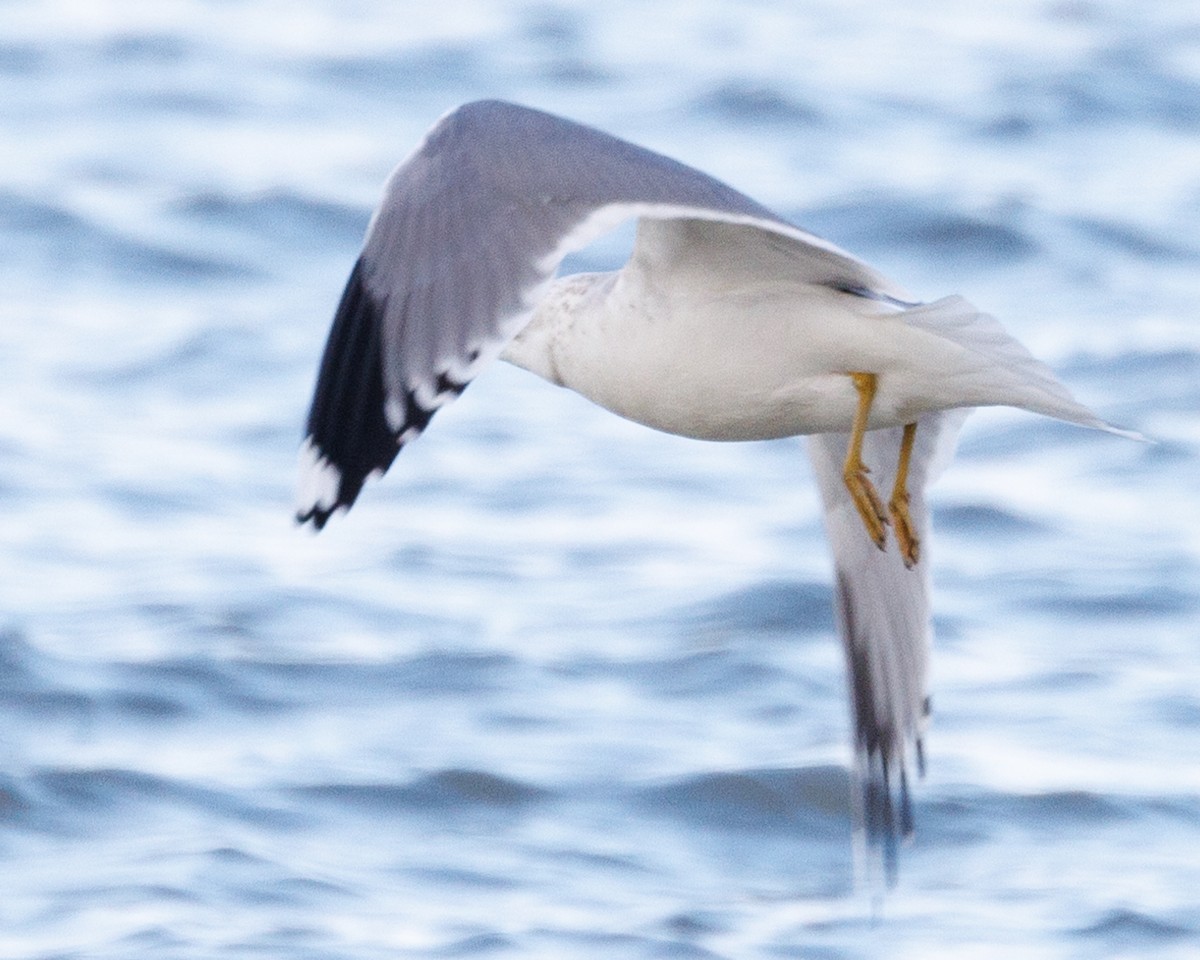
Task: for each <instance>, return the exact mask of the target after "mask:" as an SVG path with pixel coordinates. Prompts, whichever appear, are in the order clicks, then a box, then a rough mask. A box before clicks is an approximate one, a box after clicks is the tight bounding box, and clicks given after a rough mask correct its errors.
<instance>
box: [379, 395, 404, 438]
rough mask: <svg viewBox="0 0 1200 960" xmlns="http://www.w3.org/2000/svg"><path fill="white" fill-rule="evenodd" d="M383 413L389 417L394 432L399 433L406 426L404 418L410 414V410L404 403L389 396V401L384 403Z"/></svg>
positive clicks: (388, 421)
mask: <svg viewBox="0 0 1200 960" xmlns="http://www.w3.org/2000/svg"><path fill="white" fill-rule="evenodd" d="M383 415H384V417H385V418H386V419H387V423H388V426H389V427H391V430H392V433H399V432H400V430H401V428H402V427H403V426H404V420H405V418H406V417H407V415H408V411H407V410H406V409H405V407H404V404H403V403H401V402H400V401H399V400H397V399H396V398H395V397H388V398H387V402H386V403H384V405H383Z"/></svg>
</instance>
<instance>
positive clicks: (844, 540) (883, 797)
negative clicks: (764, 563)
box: [808, 410, 969, 879]
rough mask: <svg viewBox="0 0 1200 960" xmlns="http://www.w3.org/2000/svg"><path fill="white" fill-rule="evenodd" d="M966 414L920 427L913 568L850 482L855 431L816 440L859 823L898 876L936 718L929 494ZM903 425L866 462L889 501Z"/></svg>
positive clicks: (870, 449) (886, 433) (937, 416)
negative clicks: (878, 529) (914, 783)
mask: <svg viewBox="0 0 1200 960" xmlns="http://www.w3.org/2000/svg"><path fill="white" fill-rule="evenodd" d="M968 412H969V411H966V410H949V411H942V412H938V413H932V414H927V415H926V416H924V417H922V418H921V419H920V420H919V421H918V422H917V436H916V441H915V445H914V448H913V457H912V461H911V463H910V468H909V480H908V489H909V496H910V504H909V506H910V510H911V512H912V518H913V521H914V523H915V524H916V534H917V537H918V538H919V539H920V541H921V561H920V563H918V564H917V565H916V566H915V567H914V568H913V569H911V570H910V569H908V568H906V567H905V565H904V561H903V560H902V559H901V557H900V553H899V551H898V550H897V548H896V544H895V538H894V537H892V536H889V538H888V543H887V547H886V549H885V550H880V549H878V548H877V547H876V546H875V544H874V543H873V542H872V541H871V540H870V538H869V537H868V536H867V535H866V532H865V531H864V529H863V524H862V520H861V519H860V517H859V515H858V512H857V510H856V509H855V507H854V504H853V502H852V500H851V499H850V497H849V496H848V495H847V494H846V488H845V485H844V483H843V480H842V462H843V460H844V459H845V457H846V448H847V445H848V443H849V439H850V438H849V435H848V434H844V433H839V434H817V435H814V436H811V437H809V438H808V449H809V456H810V458H811V460H812V463H813V468H814V470H815V472H816V476H817V481H818V484H819V485H820V488H821V496H822V500H823V501H824V505H825V527H826V532H827V534H828V537H829V544H830V548H831V549H832V551H833V561H834V572H835V604H834V606H835V613H836V618H837V625H838V631H839V632H840V634H841V638H842V644H843V647H844V650H845V654H846V673H847V686H848V687H849V693H850V700H851V712H852V721H853V724H854V734H855V736H854V742H855V773H856V778H855V779H856V789H855V795H854V805H855V814H856V816H855V819H856V825H857V828H858V831H859V834H860V836H864V837H865V839H866V841H867V845H868V848H869V849H873V850H875V851H876V852H877V853H880V854H882V857H883V862H884V865H885V870H886V873H887V876H888V878H889V879H892V878H894V876H895V869H896V842H897V839H898V838H899V837H902V836H907V835H909V834H911V833H912V811H911V806H910V803H909V794H908V759H909V754H910V752H912V753H914V754H915V759H916V761H917V769H918V771H919V772H923V767H924V754H923V751H922V735H923V732H924V728H925V722H926V718H927V716H928V714H929V696H928V687H927V672H928V663H929V648H930V643H931V639H932V623H931V615H930V605H929V587H930V583H929V569H930V564H929V553H930V551H929V539H930V524H929V512H928V506H927V504H926V499H925V492H926V488H927V487H928V485H929V484H930V483H931V482H932V481H933V479H934V478H935V476H936V475H937V474H938V473H940V472H941V470H942V468H943V467H944V466H945V464H946V463H947V462H948V461H949V459H950V457H951V456H952V455H953V452H954V446H955V444H956V442H957V439H958V432H959V429H960V428H961V426H962V422H963V420H965V419H966V416H967V413H968ZM902 433H903V430H902V428H896V429H889V430H873V431H871V432H869V433H868V434H867V435H866V438H865V441H864V443H863V461H864V462H865V463H866V464H867V466H868V467H869V468H870V470H871V476H872V478H873V482H874V484H875V485H876V488H877V489H878V490H879V492H880V494H881V496H883V497H884V498H885V499H886V498H887V497H888V496H889V495H890V492H891V488H892V483H893V482H894V480H895V473H896V463H897V460H898V457H899V452H900V438H901V435H902Z"/></svg>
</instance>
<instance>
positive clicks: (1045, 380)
mask: <svg viewBox="0 0 1200 960" xmlns="http://www.w3.org/2000/svg"><path fill="white" fill-rule="evenodd" d="M900 317H901V319H902V320H904V322H905V323H907V324H908V325H909V326H911V327H916V328H917V329H920V330H925V331H928V332H929V333H933V334H936V335H937V336H939V337H943V338H944V339H946V340H949V341H951V342H952V343H955V344H957V345H958V346H960V347H962V348H963V349H965V350H967V351H969V352H970V353H972V354H974V355H975V356H976V357H977V358H978V360H979V363H978V365H977V366H975V367H973V368H972V369H971V370H970V372H969V376H970V380H971V383H970V387H969V388H970V392H971V393H972V394H973V396H972V400H971V402H970V404H969V405H970V406H975V407H985V406H1009V407H1020V408H1021V409H1023V410H1029V411H1031V412H1033V413H1040V414H1043V415H1045V416H1047V417H1054V418H1055V419H1056V420H1065V421H1067V422H1068V423H1077V424H1079V425H1080V426H1083V427H1092V428H1094V429H1096V430H1104V431H1106V432H1108V433H1113V434H1116V435H1117V436H1122V437H1127V438H1129V439H1132V440H1144V439H1145V437H1143V436H1142V435H1141V434H1140V433H1137V432H1135V431H1132V430H1122V429H1121V428H1119V427H1114V426H1113V425H1112V424H1111V423H1108V422H1107V421H1105V420H1102V419H1101V418H1100V417H1098V416H1097V415H1096V414H1095V413H1094V412H1093V411H1092V410H1090V409H1089V408H1087V407H1086V406H1084V405H1083V404H1082V403H1080V402H1079V401H1078V400H1076V399H1075V398H1074V397H1073V396H1072V395H1071V391H1070V390H1068V389H1067V388H1066V386H1065V385H1064V384H1063V383H1062V381H1060V380H1059V379H1058V377H1056V376H1055V375H1054V371H1052V370H1051V369H1050V368H1049V367H1048V366H1046V365H1045V364H1044V363H1042V362H1041V361H1040V360H1038V359H1037V358H1036V357H1035V356H1034V355H1033V354H1031V353H1030V352H1029V351H1028V350H1027V349H1026V348H1025V347H1024V345H1022V344H1021V343H1020V341H1018V340H1017V339H1015V338H1014V337H1013V336H1012V335H1011V334H1009V332H1008V331H1007V330H1005V329H1004V327H1003V326H1001V324H1000V321H999V320H997V319H996V318H995V317H993V316H992V315H991V314H988V313H983V312H981V311H980V310H978V309H976V307H974V306H973V305H972V304H971V303H970V302H969V301H968V300H966V299H964V298H963V297H959V296H953V297H944V298H943V299H941V300H935V301H934V302H933V303H923V304H921V305H920V306H916V307H911V308H910V309H907V310H904V311H903V312H902V313H901V314H900Z"/></svg>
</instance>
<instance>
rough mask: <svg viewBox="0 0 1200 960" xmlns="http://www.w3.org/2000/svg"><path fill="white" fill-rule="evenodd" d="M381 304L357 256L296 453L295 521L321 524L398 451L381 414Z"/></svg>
mask: <svg viewBox="0 0 1200 960" xmlns="http://www.w3.org/2000/svg"><path fill="white" fill-rule="evenodd" d="M385 400H386V393H385V389H384V382H383V309H382V305H381V304H380V303H379V302H378V301H377V300H376V299H375V298H374V297H373V296H372V295H371V293H370V291H369V290H367V288H366V286H365V284H364V277H363V261H362V259H361V258H360V259H359V261H358V262H357V263H355V265H354V270H353V271H352V272H351V274H350V279H349V280H348V281H347V282H346V289H345V290H344V291H343V293H342V299H341V302H340V303H339V304H338V309H337V313H336V315H335V316H334V319H333V327H332V329H331V330H330V331H329V339H328V341H327V342H326V344H325V353H324V355H323V356H322V358H321V367H320V372H319V373H318V375H317V386H316V391H315V392H314V394H313V402H312V407H311V409H310V410H309V414H308V431H307V433H308V437H307V439H306V440H305V443H304V447H303V449H302V451H301V464H300V489H299V499H298V503H297V507H296V520H297V522H298V523H302V524H303V523H312V525H313V526H314V527H315V528H316V529H318V530H320V529H321V528H322V527H324V526H325V523H326V521H328V519H329V518H330V517H331V516H332V515H333V514H334V513H336V512H337V511H338V510H342V509H348V508H349V507H350V506H351V504H353V503H354V501H355V499H357V497H358V495H359V493H360V492H361V491H362V487H363V483H364V482H365V480H366V479H367V477H369V476H371V475H372V474H373V473H383V472H384V471H386V470H387V468H388V467H389V466H391V463H392V461H393V460H394V459H395V458H396V454H397V453H398V452H399V451H400V444H399V443H398V441H397V439H396V436H395V434H394V433H393V431H392V429H391V428H390V426H389V425H388V422H387V416H386V412H385V406H384V404H385Z"/></svg>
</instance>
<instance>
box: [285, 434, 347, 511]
mask: <svg viewBox="0 0 1200 960" xmlns="http://www.w3.org/2000/svg"><path fill="white" fill-rule="evenodd" d="M341 482H342V472H341V471H340V470H339V469H338V468H337V467H335V466H334V465H333V464H332V463H330V462H329V461H328V460H327V459H326V458H325V456H324V455H323V454H322V453H321V451H320V450H318V449H317V446H316V444H314V443H313V441H312V437H308V438H307V439H306V440H305V441H304V445H303V446H301V447H300V465H299V480H298V482H297V485H296V514H297V516H306V515H308V514H310V513H312V512H314V511H325V510H330V509H332V508H333V505H334V504H335V503H337V496H338V488H339V487H340V486H341Z"/></svg>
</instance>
